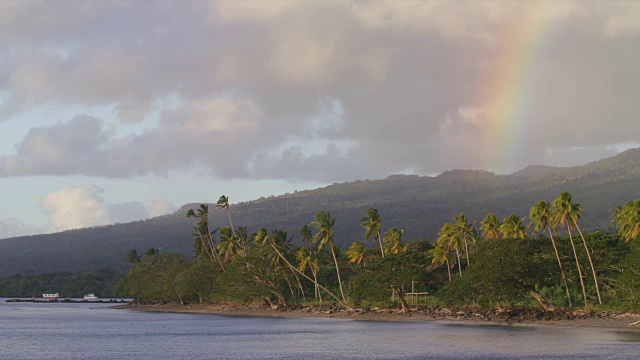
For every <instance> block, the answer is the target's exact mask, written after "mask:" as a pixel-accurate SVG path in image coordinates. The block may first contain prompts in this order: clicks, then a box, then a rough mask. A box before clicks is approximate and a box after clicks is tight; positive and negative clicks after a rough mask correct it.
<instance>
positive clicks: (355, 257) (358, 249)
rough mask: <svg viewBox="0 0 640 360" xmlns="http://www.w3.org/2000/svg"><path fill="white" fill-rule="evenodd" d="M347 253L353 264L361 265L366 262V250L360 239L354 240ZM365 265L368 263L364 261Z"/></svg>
mask: <svg viewBox="0 0 640 360" xmlns="http://www.w3.org/2000/svg"><path fill="white" fill-rule="evenodd" d="M345 253H346V254H347V258H348V259H349V263H351V264H356V265H360V264H362V263H363V262H364V254H365V250H364V245H362V243H361V242H360V241H354V242H353V244H351V246H349V248H348V249H347V251H345ZM364 265H365V266H366V263H364Z"/></svg>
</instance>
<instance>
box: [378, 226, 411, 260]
mask: <svg viewBox="0 0 640 360" xmlns="http://www.w3.org/2000/svg"><path fill="white" fill-rule="evenodd" d="M403 234H404V229H400V230H398V229H397V228H391V229H389V230H388V231H387V232H385V233H384V238H383V239H382V240H384V249H385V251H386V252H387V254H400V253H403V252H405V250H406V247H405V246H403V245H402V235H403Z"/></svg>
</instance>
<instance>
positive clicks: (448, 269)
mask: <svg viewBox="0 0 640 360" xmlns="http://www.w3.org/2000/svg"><path fill="white" fill-rule="evenodd" d="M447 273H449V283H451V265H449V259H447Z"/></svg>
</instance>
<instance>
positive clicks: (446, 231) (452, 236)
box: [436, 223, 462, 277]
mask: <svg viewBox="0 0 640 360" xmlns="http://www.w3.org/2000/svg"><path fill="white" fill-rule="evenodd" d="M436 244H439V245H440V246H442V247H444V248H445V249H448V251H453V250H455V251H456V257H457V258H458V271H459V272H460V277H462V264H461V263H460V249H461V248H462V241H461V240H460V238H459V237H458V236H456V225H455V224H452V223H446V224H444V225H443V226H442V229H440V232H439V233H438V240H436Z"/></svg>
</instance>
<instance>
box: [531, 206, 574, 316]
mask: <svg viewBox="0 0 640 360" xmlns="http://www.w3.org/2000/svg"><path fill="white" fill-rule="evenodd" d="M529 218H530V219H531V223H530V224H529V226H533V232H534V233H537V232H539V231H540V230H543V229H544V228H546V229H547V230H549V237H551V243H552V244H553V250H554V251H555V253H556V259H557V260H558V266H559V267H560V273H561V274H562V281H563V282H564V288H565V290H566V292H567V300H568V301H569V307H572V305H571V294H570V292H569V285H568V284H567V276H566V275H565V273H564V269H563V268H562V261H561V260H560V254H559V253H558V247H557V246H556V241H555V239H554V238H553V233H552V232H551V224H550V222H551V204H549V203H548V202H546V201H542V200H540V201H538V202H537V203H536V205H535V206H534V207H532V208H531V210H530V211H529Z"/></svg>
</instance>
